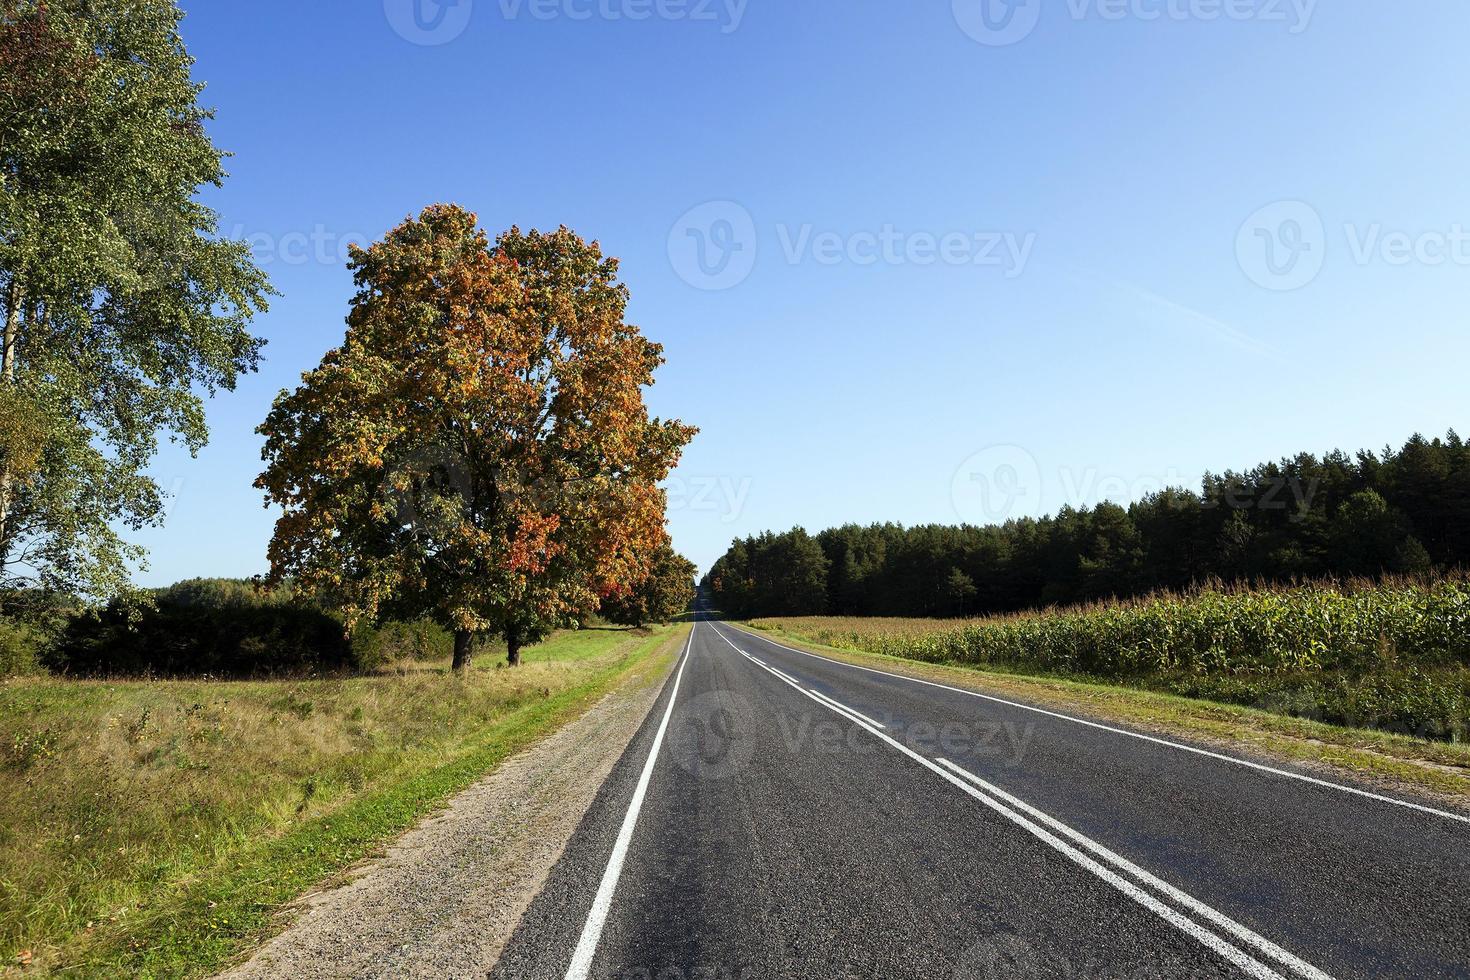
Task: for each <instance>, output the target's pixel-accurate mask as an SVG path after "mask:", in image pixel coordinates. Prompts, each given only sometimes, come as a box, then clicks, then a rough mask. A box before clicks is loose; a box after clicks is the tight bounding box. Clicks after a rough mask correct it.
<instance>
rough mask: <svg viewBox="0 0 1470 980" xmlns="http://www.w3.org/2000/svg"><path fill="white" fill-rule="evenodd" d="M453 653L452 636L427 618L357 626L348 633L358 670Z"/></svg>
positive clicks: (432, 658)
mask: <svg viewBox="0 0 1470 980" xmlns="http://www.w3.org/2000/svg"><path fill="white" fill-rule="evenodd" d="M453 652H454V637H453V636H451V635H450V633H449V632H448V631H447V630H445V629H444V627H442V626H440V625H438V624H437V623H434V622H432V621H431V620H419V621H417V622H413V623H396V622H389V623H383V624H381V625H379V626H360V627H358V628H357V629H356V630H354V631H353V633H352V659H353V661H354V662H355V663H356V665H357V667H358V669H359V670H376V669H378V668H380V667H386V666H389V665H390V664H395V663H401V662H403V661H409V660H412V661H419V662H424V661H430V660H442V659H444V658H446V657H448V656H449V655H450V654H451V653H453Z"/></svg>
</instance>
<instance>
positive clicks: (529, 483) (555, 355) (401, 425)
mask: <svg viewBox="0 0 1470 980" xmlns="http://www.w3.org/2000/svg"><path fill="white" fill-rule="evenodd" d="M352 265H353V269H354V274H355V281H356V283H357V286H358V288H359V292H358V294H357V296H356V297H355V298H354V300H353V303H352V309H351V311H350V314H349V316H348V326H349V329H348V333H347V337H346V339H345V341H344V343H343V344H342V346H341V348H340V349H339V350H337V351H334V352H331V353H330V354H329V355H328V356H327V357H326V358H325V359H324V360H323V362H322V365H321V366H320V367H319V368H318V369H317V370H315V371H313V372H311V373H309V374H307V375H306V376H305V377H304V378H303V381H302V385H301V386H300V387H299V388H298V389H297V390H296V391H294V392H290V393H283V394H282V396H281V397H280V398H279V399H278V400H277V402H276V405H275V407H274V409H273V410H272V412H271V415H270V417H269V418H268V419H267V420H266V422H265V424H264V425H262V427H261V432H262V434H264V435H265V436H266V437H267V443H266V451H265V458H266V461H267V468H266V471H265V473H263V474H262V475H261V478H260V481H259V485H260V486H261V487H262V488H263V489H265V490H266V492H267V494H268V496H269V497H270V499H271V500H272V501H274V502H275V503H277V504H279V505H281V506H282V507H283V508H284V509H285V515H284V516H283V517H282V519H281V520H280V522H279V523H278V525H277V530H276V539H275V540H274V541H273V543H272V547H271V559H272V572H273V575H274V576H275V577H277V578H282V577H286V576H295V577H297V578H298V579H300V580H301V581H303V582H320V583H323V584H324V585H326V586H329V587H330V588H331V589H332V590H333V591H334V592H336V593H337V594H339V595H340V596H341V598H342V601H343V602H344V604H345V605H348V606H350V607H351V608H353V609H359V608H360V609H362V610H364V614H365V615H368V616H371V615H374V614H375V613H376V611H377V610H378V609H380V608H381V607H383V606H384V605H392V606H393V608H394V609H395V611H396V613H397V614H424V613H429V614H433V615H435V616H436V617H437V618H438V619H439V620H440V621H441V622H444V623H446V624H447V625H452V626H455V627H456V628H471V627H470V626H469V625H467V624H476V625H474V627H473V628H474V629H484V628H492V629H497V630H501V631H504V630H506V629H511V628H513V629H516V630H519V631H529V632H534V631H535V629H538V628H541V627H543V626H547V625H548V624H549V625H555V623H554V622H551V620H554V619H556V618H558V617H560V616H564V615H569V614H573V613H577V612H585V611H590V608H591V607H592V606H593V605H594V604H595V603H596V600H597V593H598V592H601V593H604V594H607V593H610V592H613V591H619V590H621V591H627V590H628V589H630V588H631V587H633V586H634V585H635V584H637V583H638V582H641V581H643V580H645V579H646V578H647V576H648V570H649V567H650V562H651V561H652V556H653V555H654V554H655V553H656V552H657V550H658V549H659V547H660V546H662V545H664V544H665V542H666V535H665V533H664V529H663V524H664V514H663V512H664V499H663V495H662V493H661V492H660V491H659V490H658V483H659V481H661V480H662V479H664V478H665V477H666V476H667V475H668V473H669V471H670V469H671V468H672V467H673V466H674V464H675V463H676V462H677V460H678V457H679V453H680V451H681V450H682V448H683V446H684V445H685V444H686V443H687V442H688V441H689V439H690V438H691V437H692V436H693V434H694V431H695V430H693V429H692V428H689V427H687V426H683V425H681V424H679V423H667V422H661V421H658V420H653V419H650V418H649V416H648V412H647V409H646V408H645V406H644V403H643V388H644V387H645V386H646V385H648V384H650V383H651V382H652V371H653V369H654V368H655V367H656V366H657V365H658V364H659V363H661V362H662V351H661V348H659V347H658V346H657V345H656V344H652V343H649V342H648V341H647V340H645V339H644V338H643V337H642V335H641V334H640V333H639V332H638V330H637V328H635V327H632V326H630V325H628V324H626V323H624V322H623V311H624V309H625V307H626V303H627V290H626V289H625V288H624V287H623V286H622V285H621V284H620V283H618V282H617V280H616V263H615V262H613V261H611V260H608V259H606V258H604V257H603V256H602V255H601V252H600V251H599V250H598V249H597V247H596V246H595V245H588V244H587V243H585V242H583V241H582V240H581V239H579V238H578V237H577V236H576V235H574V234H572V233H571V232H570V231H568V230H567V229H565V228H561V229H559V230H558V231H556V232H553V233H550V234H542V233H538V232H534V231H533V232H529V233H525V234H523V233H522V232H520V231H519V230H518V229H514V228H513V229H511V230H510V231H509V232H506V233H505V234H504V235H502V236H500V238H498V239H497V240H496V242H495V243H494V245H493V246H492V245H490V244H489V242H488V240H487V239H486V237H485V236H484V234H483V233H482V232H481V231H480V230H479V229H478V228H476V227H475V219H474V216H473V215H472V214H469V213H468V212H466V211H464V210H462V209H460V208H457V207H454V206H452V205H435V206H434V207H431V208H428V209H426V210H425V211H424V212H423V214H422V215H420V217H419V218H418V219H416V220H415V219H411V220H409V221H407V222H405V223H404V224H403V225H400V226H399V227H398V228H395V229H394V230H393V231H391V232H389V233H388V235H387V236H386V237H385V238H384V239H383V240H382V241H380V242H378V243H376V244H374V245H373V246H371V247H370V248H367V249H358V250H355V251H354V252H353V254H352Z"/></svg>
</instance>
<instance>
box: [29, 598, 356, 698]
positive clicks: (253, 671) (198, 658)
mask: <svg viewBox="0 0 1470 980" xmlns="http://www.w3.org/2000/svg"><path fill="white" fill-rule="evenodd" d="M148 600H149V601H146V602H137V601H116V602H113V603H111V604H110V605H108V606H107V607H106V608H105V609H102V610H100V611H93V612H87V613H82V614H80V615H78V616H76V617H74V618H73V619H72V620H71V622H70V623H69V624H67V626H66V627H65V628H64V629H63V630H62V631H61V634H60V636H59V637H58V640H57V643H56V645H55V647H54V648H53V649H52V650H51V651H50V652H49V653H48V655H47V665H48V666H50V667H51V668H52V669H53V670H56V671H60V672H64V673H69V674H81V675H115V674H156V675H161V676H200V675H211V676H233V677H242V676H257V675H269V674H300V673H312V672H318V671H338V670H343V669H347V668H351V667H354V666H356V661H355V659H354V656H353V650H352V646H351V644H349V642H348V641H347V638H346V636H345V635H344V632H343V628H342V624H341V622H340V621H338V620H337V619H336V618H334V617H332V616H330V615H328V614H327V613H326V612H324V611H322V610H320V609H315V608H311V607H308V606H304V605H300V604H297V603H294V602H292V601H291V599H290V598H289V597H288V596H284V595H263V594H258V593H256V592H255V591H254V589H253V588H252V587H251V586H250V584H249V583H245V582H233V581H228V580H196V581H192V582H182V583H179V584H178V585H174V586H170V587H169V588H167V589H161V590H159V591H157V592H154V593H152V594H151V595H150V596H149V597H148Z"/></svg>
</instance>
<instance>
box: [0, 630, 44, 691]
mask: <svg viewBox="0 0 1470 980" xmlns="http://www.w3.org/2000/svg"><path fill="white" fill-rule="evenodd" d="M45 643H46V640H45V636H44V635H43V634H42V633H41V631H40V630H38V629H36V628H35V627H34V626H31V625H29V624H27V623H22V622H17V621H14V620H8V619H0V678H5V677H17V676H24V675H26V674H34V673H38V672H39V671H40V670H41V657H42V654H43V652H44V650H45Z"/></svg>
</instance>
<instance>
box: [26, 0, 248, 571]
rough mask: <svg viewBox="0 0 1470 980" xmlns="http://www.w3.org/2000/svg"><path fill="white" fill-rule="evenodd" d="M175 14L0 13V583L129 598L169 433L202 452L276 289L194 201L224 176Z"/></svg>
mask: <svg viewBox="0 0 1470 980" xmlns="http://www.w3.org/2000/svg"><path fill="white" fill-rule="evenodd" d="M181 16H182V14H181V13H180V11H179V10H178V9H177V7H175V5H174V4H173V3H172V2H171V0H127V2H121V0H0V304H3V309H4V333H3V346H0V581H4V580H10V581H12V582H14V581H17V580H22V581H28V582H30V583H32V584H35V585H39V586H41V587H43V588H46V589H60V590H66V591H71V592H76V593H80V594H83V595H85V596H88V597H92V598H105V597H108V596H112V595H115V594H117V593H119V592H121V591H124V590H125V589H126V587H127V581H128V568H127V566H128V563H129V562H130V561H141V560H142V559H143V553H142V551H141V549H139V548H137V547H136V546H134V545H131V544H129V543H127V542H126V540H125V539H124V538H123V537H122V535H121V534H120V533H119V529H121V530H123V531H126V530H127V529H137V528H140V527H143V526H145V525H148V524H151V523H155V522H157V521H158V519H159V518H160V514H161V510H162V493H161V491H160V489H159V487H158V486H157V484H156V483H155V482H154V481H153V480H152V479H150V478H149V477H148V476H147V475H146V474H145V473H144V469H145V467H146V466H147V464H148V463H149V461H150V460H151V459H152V458H153V456H154V454H155V452H156V451H157V446H158V437H159V435H160V433H163V432H168V433H170V434H171V435H172V436H173V437H174V438H175V439H177V440H179V441H181V442H183V443H184V444H185V445H186V446H188V447H189V449H190V450H192V451H197V450H198V449H199V448H200V447H202V446H203V445H204V443H205V441H206V438H207V435H208V433H207V429H206V426H205V419H204V409H203V403H202V400H201V395H202V394H212V393H214V392H215V391H216V390H218V389H221V388H226V389H229V388H233V387H234V384H235V381H236V379H237V378H238V376H239V375H240V374H241V373H243V372H246V371H250V370H253V369H254V368H255V367H256V364H257V362H258V359H259V354H260V347H261V341H259V340H257V339H256V338H254V337H252V336H251V335H250V333H249V332H248V330H247V326H248V324H249V321H250V320H251V319H252V317H253V316H254V315H255V314H256V313H257V312H259V311H261V310H263V309H265V305H266V298H267V296H268V294H269V293H270V287H269V285H268V283H267V281H266V278H265V275H264V274H263V273H262V272H261V271H260V270H259V269H258V268H256V266H255V265H254V264H253V263H252V262H251V260H250V256H249V253H248V250H247V248H246V246H245V245H244V244H242V243H238V242H232V241H226V240H222V239H220V238H219V237H218V220H217V218H216V215H215V214H214V212H213V211H211V210H210V209H209V208H207V207H205V206H204V205H202V204H200V203H199V202H198V200H196V197H195V195H196V193H197V191H198V190H199V189H200V188H201V187H203V186H206V185H218V184H219V183H220V182H221V181H222V180H223V178H224V171H223V168H222V158H223V154H222V153H221V152H220V151H219V150H218V149H216V148H215V146H214V144H213V143H212V142H211V141H210V139H209V137H208V135H207V134H206V133H205V122H206V121H207V120H208V119H209V118H210V113H209V112H208V111H207V110H205V109H203V108H201V107H200V105H199V102H198V97H199V94H200V91H201V88H202V86H199V85H197V84H195V83H194V81H193V80H192V78H191V77H190V66H191V65H192V63H193V62H192V59H191V58H190V57H189V55H188V53H187V52H186V51H185V50H184V45H183V42H182V40H181V39H180V37H179V31H178V24H179V19H180V17H181Z"/></svg>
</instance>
